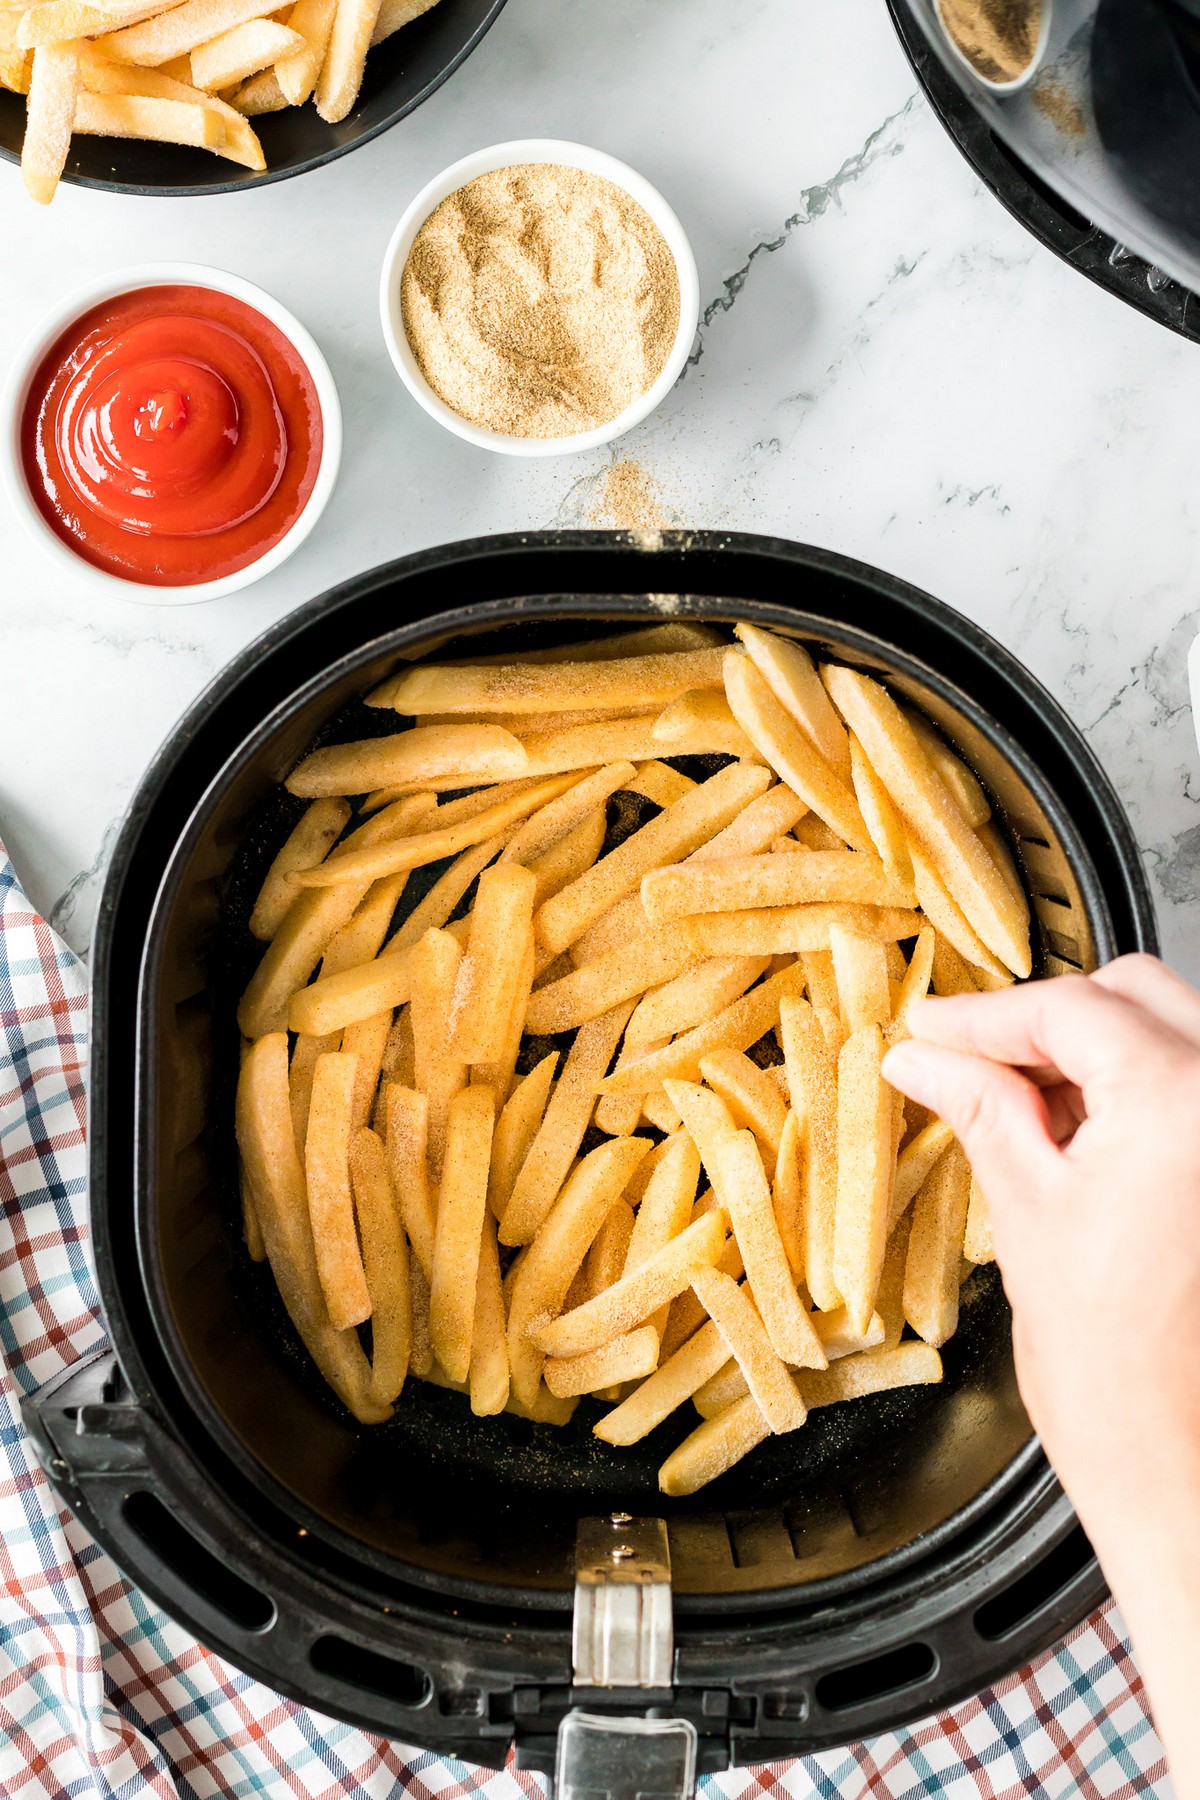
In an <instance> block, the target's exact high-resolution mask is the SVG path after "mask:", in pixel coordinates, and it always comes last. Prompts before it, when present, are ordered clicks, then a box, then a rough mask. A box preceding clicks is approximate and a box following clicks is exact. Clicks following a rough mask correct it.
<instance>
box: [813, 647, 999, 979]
mask: <svg viewBox="0 0 1200 1800" xmlns="http://www.w3.org/2000/svg"><path fill="white" fill-rule="evenodd" d="M822 678H823V679H824V681H825V685H826V688H827V689H828V691H829V694H830V697H831V698H832V700H833V702H834V704H835V706H837V708H838V710H839V712H840V713H841V714H842V717H843V718H844V719H845V720H846V721H847V723H848V724H849V726H850V728H851V730H852V731H853V732H854V733H855V735H856V736H857V738H858V739H859V742H860V743H861V744H862V747H863V750H864V752H865V754H866V756H867V758H868V760H869V762H870V764H871V766H872V768H873V769H874V770H875V773H876V774H877V775H878V776H879V779H880V780H881V781H882V782H883V784H884V786H885V787H886V788H887V791H888V793H889V794H890V795H891V798H892V800H893V802H894V803H895V805H896V807H897V810H898V811H899V812H900V814H901V815H902V817H903V818H904V819H905V820H906V821H907V823H908V825H909V826H910V827H911V831H912V834H913V836H914V837H915V838H916V839H918V840H919V841H920V843H921V845H922V846H923V848H924V849H925V850H926V851H927V853H928V855H929V857H930V858H931V859H932V861H933V862H934V864H935V865H936V867H937V871H938V874H939V877H940V879H941V881H942V882H943V883H944V884H945V886H946V888H947V890H948V892H949V893H950V894H951V896H952V897H953V899H954V901H955V903H956V905H957V906H958V907H960V908H961V910H962V912H963V913H964V915H965V917H966V918H967V920H968V921H969V923H970V924H971V926H972V928H973V929H974V930H975V931H976V932H977V933H978V935H979V937H980V938H981V940H982V941H983V943H984V944H985V945H986V947H987V948H988V949H989V950H990V951H991V952H992V954H993V955H994V956H996V957H998V958H999V959H1000V960H1001V961H1002V962H1003V963H1004V964H1005V965H1006V966H1007V967H1008V968H1009V969H1011V970H1012V972H1013V974H1014V975H1020V976H1026V975H1028V974H1029V972H1030V968H1031V966H1032V959H1031V955H1030V949H1029V928H1028V922H1027V919H1026V916H1025V913H1024V909H1023V908H1022V907H1021V906H1020V905H1019V904H1018V903H1017V901H1016V899H1015V897H1014V895H1013V894H1012V892H1011V891H1010V889H1009V888H1008V886H1007V885H1006V883H1005V881H1004V878H1003V877H1002V876H1001V875H1000V874H999V872H998V871H997V869H996V865H995V864H994V863H993V862H992V860H991V858H990V856H989V855H988V852H987V850H986V849H985V847H984V846H983V845H982V844H981V843H980V841H979V839H978V838H977V837H976V836H975V834H974V832H973V831H972V830H971V827H970V826H969V825H968V824H967V822H966V820H965V819H964V817H963V815H962V813H961V812H960V811H959V810H958V808H957V806H956V805H955V804H954V801H953V800H952V799H951V798H950V795H949V794H948V793H947V791H946V787H945V784H944V783H943V782H942V781H941V780H940V778H939V777H938V776H937V775H936V773H935V772H934V771H933V770H932V769H931V768H930V765H929V762H928V759H927V758H926V757H925V755H924V753H923V751H922V749H921V746H920V744H919V742H918V740H917V739H916V738H915V737H914V736H913V732H912V728H911V727H910V726H909V724H908V722H907V721H906V719H905V718H904V715H903V713H902V712H901V711H900V708H899V707H898V706H897V705H896V702H895V701H894V700H893V699H892V697H891V695H890V694H889V693H888V692H887V690H886V689H885V688H883V687H881V686H880V684H879V683H878V682H877V681H872V680H870V678H869V677H868V676H865V675H862V674H860V673H859V672H858V671H857V670H854V669H846V668H840V667H836V666H833V665H829V666H828V667H827V668H825V669H824V670H823V671H822ZM934 922H935V923H936V921H934Z"/></svg>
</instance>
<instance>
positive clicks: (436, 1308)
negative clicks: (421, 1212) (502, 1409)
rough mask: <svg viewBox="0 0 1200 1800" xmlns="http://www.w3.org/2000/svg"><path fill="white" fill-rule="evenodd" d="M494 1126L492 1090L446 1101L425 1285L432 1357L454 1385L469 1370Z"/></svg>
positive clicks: (464, 1091)
mask: <svg viewBox="0 0 1200 1800" xmlns="http://www.w3.org/2000/svg"><path fill="white" fill-rule="evenodd" d="M431 1112H432V1109H431ZM494 1123H495V1096H494V1095H493V1093H492V1090H491V1088H486V1087H469V1088H462V1089H460V1090H459V1091H458V1092H457V1093H455V1094H454V1095H453V1097H452V1098H451V1100H450V1103H449V1106H448V1108H447V1114H446V1136H445V1155H444V1158H443V1162H442V1178H441V1188H440V1191H439V1194H438V1205H437V1225H436V1228H435V1231H434V1240H433V1276H432V1278H431V1280H430V1283H429V1336H430V1341H431V1342H432V1344H433V1353H434V1355H435V1356H436V1357H437V1359H438V1361H439V1362H440V1363H441V1365H442V1367H443V1369H445V1371H446V1373H447V1375H451V1376H453V1378H454V1379H455V1381H465V1380H466V1379H467V1375H468V1373H469V1371H470V1367H471V1333H472V1327H473V1324H474V1319H475V1290H476V1286H477V1284H478V1279H479V1256H480V1246H481V1244H482V1241H483V1225H484V1214H485V1213H486V1211H487V1184H488V1164H489V1162H490V1160H491V1154H492V1130H493V1126H494ZM498 1266H499V1265H498V1264H497V1267H498Z"/></svg>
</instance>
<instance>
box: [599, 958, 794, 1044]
mask: <svg viewBox="0 0 1200 1800" xmlns="http://www.w3.org/2000/svg"><path fill="white" fill-rule="evenodd" d="M591 966H592V967H594V966H595V965H594V964H593V965H591ZM766 966H767V958H766V957H765V956H718V957H713V958H711V959H710V960H709V961H707V962H703V963H700V964H699V965H698V966H697V967H695V968H692V969H688V970H687V971H685V973H684V974H682V975H677V976H676V977H675V979H674V980H673V981H668V982H666V983H665V984H664V985H663V986H662V987H659V988H655V989H654V991H653V992H652V993H649V994H647V995H646V997H645V998H644V999H643V1000H641V1001H639V1003H638V1005H637V1006H636V1007H635V1009H634V1013H633V1017H632V1018H631V1019H630V1021H629V1024H628V1025H627V1026H626V1028H625V1047H626V1049H627V1050H630V1051H633V1050H637V1049H641V1050H643V1051H644V1050H648V1049H649V1048H650V1047H651V1045H653V1044H655V1043H656V1042H661V1041H662V1040H664V1039H669V1038H670V1037H672V1036H673V1035H674V1033H675V1032H678V1031H689V1030H690V1029H691V1028H692V1026H693V1025H698V1024H700V1023H701V1022H702V1021H703V1020H705V1019H711V1018H712V1016H713V1014H714V1013H716V1012H720V1011H722V1010H723V1009H724V1008H725V1007H726V1006H729V1005H730V1004H731V1003H732V1002H733V1001H734V1000H737V999H740V997H741V996H742V995H743V994H744V993H745V992H746V989H747V988H748V987H749V986H750V985H751V983H752V982H755V981H757V980H758V978H759V976H760V975H761V974H762V973H763V971H764V970H765V969H766Z"/></svg>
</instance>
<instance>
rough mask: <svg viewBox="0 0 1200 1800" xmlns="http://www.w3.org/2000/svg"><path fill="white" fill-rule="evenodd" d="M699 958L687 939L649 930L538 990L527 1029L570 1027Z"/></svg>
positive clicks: (541, 1030) (539, 1031)
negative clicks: (621, 946)
mask: <svg viewBox="0 0 1200 1800" xmlns="http://www.w3.org/2000/svg"><path fill="white" fill-rule="evenodd" d="M695 960H696V959H695V955H694V953H693V951H692V949H691V947H690V946H689V944H688V943H687V941H686V939H683V938H681V937H680V936H679V935H677V934H675V933H672V932H664V931H653V932H647V933H646V934H645V936H643V937H640V938H635V939H634V940H633V941H632V942H630V943H629V944H626V945H625V946H624V947H623V948H621V949H619V950H610V951H609V953H608V955H607V956H600V957H597V958H596V961H595V962H590V963H585V964H584V966H583V968H581V969H575V970H573V971H572V972H571V974H569V975H564V976H563V977H562V978H561V980H559V981H553V982H551V983H550V984H549V985H548V986H546V987H541V988H539V989H538V991H537V992H536V993H535V994H534V995H532V996H531V998H530V1001H529V1010H528V1012H527V1014H526V1016H525V1029H526V1031H530V1032H533V1033H535V1034H543V1033H544V1034H552V1033H554V1032H558V1031H571V1030H573V1029H574V1028H575V1027H576V1026H577V1025H585V1024H586V1023H587V1021H588V1020H589V1019H595V1018H598V1017H599V1016H600V1014H601V1013H606V1012H610V1011H611V1010H612V1008H613V1007H614V1006H619V1005H620V1004H621V1002H622V1001H623V1000H632V999H633V998H634V997H635V996H636V995H639V994H644V993H645V992H646V990H647V988H651V987H657V986H658V985H659V984H660V983H661V982H664V981H671V980H673V979H674V978H675V977H676V976H678V975H682V974H683V973H684V971H685V970H686V969H688V968H689V967H690V966H691V964H692V963H694V962H695ZM660 1035H662V1034H660Z"/></svg>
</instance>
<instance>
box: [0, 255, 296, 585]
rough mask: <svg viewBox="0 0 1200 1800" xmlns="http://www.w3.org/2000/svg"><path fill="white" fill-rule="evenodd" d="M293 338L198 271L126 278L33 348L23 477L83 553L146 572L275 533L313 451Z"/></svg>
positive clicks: (184, 579) (240, 548)
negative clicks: (40, 351) (209, 284)
mask: <svg viewBox="0 0 1200 1800" xmlns="http://www.w3.org/2000/svg"><path fill="white" fill-rule="evenodd" d="M321 442H322V427H321V407H320V402H319V400H318V398H317V390H316V384H315V382H314V381H313V378H312V375H311V373H310V372H309V370H308V367H307V366H306V364H305V363H304V362H303V361H302V359H301V357H300V353H299V351H298V350H296V348H295V347H294V345H293V344H292V343H291V342H290V341H289V340H288V339H287V338H286V337H285V336H284V334H283V333H282V332H281V331H280V330H279V329H278V327H277V326H275V325H273V324H272V323H271V322H270V320H269V319H265V318H264V317H263V315H262V314H261V313H260V312H256V311H255V310H254V308H253V307H251V306H247V305H246V303H245V302H244V301H242V300H235V299H234V297H233V296H232V295H231V294H223V293H219V292H217V291H216V290H215V289H213V288H203V287H151V288H136V289H135V290H134V291H133V292H132V293H129V294H121V295H118V296H117V297H116V298H115V299H112V300H106V301H104V302H103V304H102V305H100V306H97V307H94V308H93V309H92V311H91V312H88V313H84V315H83V316H82V318H79V319H76V321H75V322H74V324H73V325H71V327H70V328H69V329H68V330H67V331H65V332H64V333H63V335H62V336H61V337H60V338H59V340H58V342H57V343H56V344H55V346H54V348H53V349H52V350H51V351H50V352H49V354H48V355H47V356H46V357H45V358H44V359H43V361H42V364H41V366H40V368H39V369H38V371H37V374H36V375H35V376H34V379H33V384H32V386H31V388H30V392H29V398H28V400H27V401H26V404H25V414H24V418H23V419H22V422H21V451H22V458H23V462H24V467H25V478H26V480H27V482H28V483H29V488H30V492H31V493H32V495H33V497H34V500H35V501H36V503H37V505H38V507H39V509H40V511H41V513H42V516H43V517H44V518H45V520H46V522H47V524H48V525H49V526H50V527H51V529H52V530H53V531H54V532H56V533H57V535H58V536H59V537H60V538H62V539H63V541H64V542H65V543H67V544H69V545H70V546H71V548H72V550H74V551H76V552H77V553H78V554H79V555H80V556H82V557H83V558H84V560H85V561H87V562H89V563H92V564H94V565H95V566H96V568H99V569H105V570H107V571H108V573H109V574H111V575H119V576H122V577H123V578H124V579H125V580H127V581H140V582H145V583H147V584H149V585H150V586H154V587H181V586H190V585H191V584H193V583H195V582H200V581H216V580H219V579H220V578H221V577H222V576H225V575H232V574H234V573H235V571H237V570H238V569H244V568H245V567H246V565H247V563H252V562H254V561H256V560H257V558H258V557H260V556H262V555H263V554H264V552H265V551H267V550H269V549H270V548H271V547H272V545H274V544H277V543H278V542H279V540H280V538H282V537H283V536H284V535H285V534H286V533H287V532H288V531H289V530H290V529H291V527H292V526H293V525H294V524H295V523H296V520H297V519H298V518H299V517H300V514H301V513H302V512H303V510H304V507H305V504H306V502H307V500H308V497H309V495H310V494H311V493H312V489H313V484H314V482H315V481H316V478H317V470H318V468H319V466H320V461H321Z"/></svg>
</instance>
